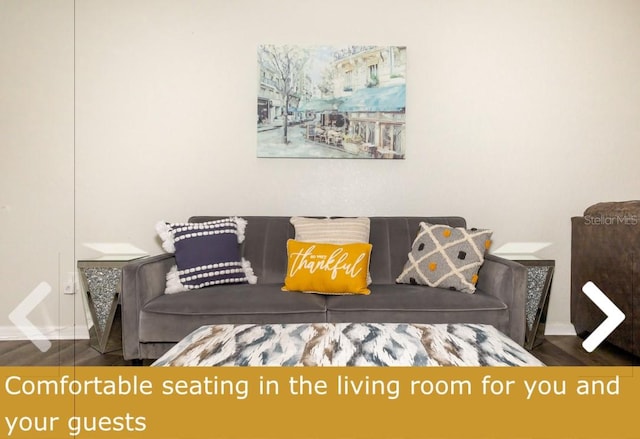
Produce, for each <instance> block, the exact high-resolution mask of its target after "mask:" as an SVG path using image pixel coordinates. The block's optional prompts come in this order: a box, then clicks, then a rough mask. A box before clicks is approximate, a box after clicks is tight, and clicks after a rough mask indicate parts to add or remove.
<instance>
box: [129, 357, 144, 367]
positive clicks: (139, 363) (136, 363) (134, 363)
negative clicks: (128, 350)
mask: <svg viewBox="0 0 640 439" xmlns="http://www.w3.org/2000/svg"><path fill="white" fill-rule="evenodd" d="M131 365H132V366H142V365H143V362H142V360H141V359H140V358H135V359H133V360H131Z"/></svg>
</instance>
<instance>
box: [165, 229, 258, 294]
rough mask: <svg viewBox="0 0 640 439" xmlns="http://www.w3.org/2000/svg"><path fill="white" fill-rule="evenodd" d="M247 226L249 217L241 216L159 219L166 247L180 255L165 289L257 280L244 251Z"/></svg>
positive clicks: (176, 290)
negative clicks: (188, 220)
mask: <svg viewBox="0 0 640 439" xmlns="http://www.w3.org/2000/svg"><path fill="white" fill-rule="evenodd" d="M246 226H247V221H246V220H245V219H244V218H239V217H229V218H224V219H221V220H216V221H207V222H203V223H169V222H166V221H160V222H158V223H157V224H156V230H157V232H158V235H159V236H160V238H161V239H162V248H164V249H165V250H166V251H167V252H170V253H174V254H175V257H176V265H175V266H174V267H172V268H171V270H170V271H169V273H168V274H167V286H166V290H165V293H166V294H172V293H179V292H182V291H187V290H193V289H198V288H204V287H209V286H214V285H223V284H238V283H250V284H255V283H256V282H257V278H256V276H255V275H254V273H253V269H252V268H251V263H250V262H249V261H247V260H246V259H244V258H243V257H242V256H241V252H240V244H241V243H242V242H243V241H244V231H245V228H246Z"/></svg>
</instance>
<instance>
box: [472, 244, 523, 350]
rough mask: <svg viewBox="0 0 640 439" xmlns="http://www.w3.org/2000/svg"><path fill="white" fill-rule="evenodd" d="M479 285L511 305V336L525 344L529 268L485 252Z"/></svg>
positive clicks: (480, 288) (487, 292)
mask: <svg viewBox="0 0 640 439" xmlns="http://www.w3.org/2000/svg"><path fill="white" fill-rule="evenodd" d="M477 289H478V290H480V291H482V292H483V293H485V294H489V295H491V296H495V297H497V298H499V299H500V300H502V301H503V302H504V303H505V304H506V305H507V307H508V308H509V328H510V331H509V332H510V333H509V334H507V335H508V336H509V337H511V338H512V339H514V340H515V341H516V342H518V343H520V344H521V345H524V341H525V340H524V337H525V325H526V320H525V301H526V297H527V269H526V267H525V266H524V265H522V264H519V263H517V262H515V261H511V260H508V259H504V258H501V257H499V256H495V255H492V254H488V255H486V256H485V260H484V264H482V267H481V268H480V272H479V273H478V284H477Z"/></svg>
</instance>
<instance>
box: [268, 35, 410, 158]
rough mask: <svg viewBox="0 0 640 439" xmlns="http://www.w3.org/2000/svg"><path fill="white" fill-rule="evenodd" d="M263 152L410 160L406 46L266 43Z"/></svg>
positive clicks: (283, 154)
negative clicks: (406, 130)
mask: <svg viewBox="0 0 640 439" xmlns="http://www.w3.org/2000/svg"><path fill="white" fill-rule="evenodd" d="M257 59H258V63H257V64H258V66H257V67H258V68H257V70H258V100H257V131H258V133H257V139H258V140H257V156H258V157H298V158H352V159H404V157H405V116H406V107H405V102H406V65H407V49H406V47H404V46H339V47H338V46H298V45H260V46H258V53H257Z"/></svg>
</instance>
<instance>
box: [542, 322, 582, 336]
mask: <svg viewBox="0 0 640 439" xmlns="http://www.w3.org/2000/svg"><path fill="white" fill-rule="evenodd" d="M544 333H545V335H576V328H574V327H573V325H572V324H571V323H547V324H546V326H545V328H544Z"/></svg>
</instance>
